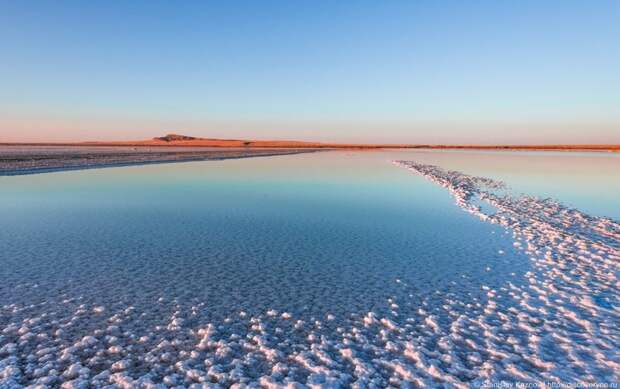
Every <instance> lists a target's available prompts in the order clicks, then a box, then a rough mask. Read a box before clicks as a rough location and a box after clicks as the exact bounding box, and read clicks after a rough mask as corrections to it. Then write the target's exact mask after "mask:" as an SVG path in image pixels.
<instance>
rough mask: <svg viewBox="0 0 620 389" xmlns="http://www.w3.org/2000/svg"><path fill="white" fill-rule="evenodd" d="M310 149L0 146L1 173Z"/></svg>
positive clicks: (14, 173) (118, 165)
mask: <svg viewBox="0 0 620 389" xmlns="http://www.w3.org/2000/svg"><path fill="white" fill-rule="evenodd" d="M314 151H317V150H313V149H242V148H220V149H215V148H208V149H200V148H195V147H194V148H187V149H183V148H180V147H169V148H166V147H158V148H146V147H141V148H138V147H135V148H132V147H100V148H97V147H88V146H73V147H28V146H5V147H0V176H15V175H24V174H39V173H49V172H56V171H65V170H84V169H98V168H107V167H124V166H133V165H149V164H159V163H173V162H196V161H209V160H223V159H238V158H252V157H272V156H278V155H290V154H299V153H308V152H314Z"/></svg>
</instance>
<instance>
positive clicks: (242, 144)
mask: <svg viewBox="0 0 620 389" xmlns="http://www.w3.org/2000/svg"><path fill="white" fill-rule="evenodd" d="M0 146H63V147H74V146H81V147H84V146H88V147H149V148H150V147H158V148H159V147H182V148H185V147H195V148H201V147H210V148H243V149H265V148H269V149H349V150H365V149H439V150H507V151H511V150H523V151H601V152H620V144H540V145H479V144H468V145H443V144H442V145H439V144H400V143H399V144H388V143H384V144H362V143H332V142H326V143H321V142H306V141H295V140H244V139H213V138H196V137H191V136H186V135H177V134H168V135H165V136H162V137H156V138H153V139H147V140H137V141H94V142H58V143H54V142H40V143H35V142H23V143H9V142H0Z"/></svg>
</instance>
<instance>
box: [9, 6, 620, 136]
mask: <svg viewBox="0 0 620 389" xmlns="http://www.w3.org/2000/svg"><path fill="white" fill-rule="evenodd" d="M170 131H176V132H181V133H188V134H191V135H197V136H214V137H244V138H279V139H287V138H288V139H316V140H334V141H359V142H378V141H389V142H412V143H416V142H436V143H554V142H555V143H558V142H561V143H584V142H585V143H620V1H585V0H584V1H510V2H509V1H347V2H345V1H221V2H213V1H195V2H192V1H184V2H183V1H127V2H124V1H89V2H85V1H5V2H3V4H2V6H1V10H0V140H9V141H17V140H85V139H141V138H148V137H152V136H156V135H159V134H161V133H165V132H170Z"/></svg>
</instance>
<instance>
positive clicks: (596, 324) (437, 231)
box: [0, 153, 620, 388]
mask: <svg viewBox="0 0 620 389" xmlns="http://www.w3.org/2000/svg"><path fill="white" fill-rule="evenodd" d="M405 155H406V154H405ZM415 155H416V154H414V153H412V154H411V156H415ZM398 156H399V157H402V156H403V153H399V154H398ZM391 157H392V155H391V154H389V153H387V154H386V153H375V154H368V153H347V154H344V153H321V154H320V155H318V154H316V155H312V154H302V155H296V156H283V157H278V158H277V160H278V161H276V159H269V158H265V159H256V160H252V162H251V163H250V162H249V160H229V161H213V162H208V163H202V162H195V163H188V164H182V165H159V166H143V167H130V168H125V169H122V171H121V169H112V170H98V171H82V172H65V173H62V174H50V175H39V176H21V177H4V178H2V179H3V180H4V181H2V184H5V183H6V184H10V185H0V204H1V205H0V207H2V209H1V210H2V212H3V219H2V220H1V221H0V228H1V230H2V231H3V234H2V235H0V242H1V243H2V245H3V248H4V249H3V250H2V252H0V261H2V265H3V266H2V267H0V280H2V281H3V282H2V283H1V284H0V328H1V329H2V330H1V331H2V332H1V334H0V387H7V388H13V387H24V386H28V385H31V386H33V387H34V386H36V385H47V386H50V387H58V386H63V387H84V386H86V385H92V386H93V387H105V386H110V385H112V386H113V387H127V388H129V387H147V388H148V387H158V385H160V386H161V385H165V386H169V387H173V386H180V387H214V388H224V387H237V388H243V387H256V388H258V387H266V388H285V387H291V388H293V387H314V388H322V387H328V388H338V387H342V388H345V387H354V388H369V387H390V386H391V387H460V388H469V387H480V386H482V385H484V384H488V385H498V384H500V383H501V382H508V383H513V384H514V383H517V382H520V383H541V382H558V383H559V382H562V383H595V382H596V383H611V382H617V381H618V380H620V376H619V373H618V372H619V371H620V360H619V356H618V355H619V348H620V347H619V345H620V328H619V326H618V325H617V323H619V322H620V320H619V319H620V317H619V316H620V302H619V301H618V298H619V296H620V294H619V290H618V288H619V287H620V285H619V283H618V278H617V277H618V271H619V270H620V269H619V268H618V267H619V262H618V260H619V259H620V235H619V234H620V226H619V225H618V223H617V221H614V220H612V219H608V218H604V217H594V216H591V215H588V214H586V213H584V212H581V211H579V210H577V209H571V208H568V207H566V206H564V205H562V204H561V203H559V202H557V201H553V200H540V199H537V198H534V197H528V196H521V195H515V194H513V193H512V192H511V191H510V190H509V188H508V186H509V184H510V183H509V182H508V183H504V182H501V181H499V180H495V179H490V178H485V177H475V176H471V175H467V174H464V173H461V172H457V171H448V170H444V169H442V168H441V167H438V166H433V165H428V164H419V163H416V162H413V161H411V160H398V161H397V162H395V164H396V165H397V166H398V167H402V168H405V169H408V170H409V171H411V172H412V173H415V175H413V174H408V172H407V171H404V170H403V169H397V168H396V167H395V166H394V165H393V164H390V163H387V162H389V161H391V159H390V158H391ZM392 159H393V158H392ZM360 172H363V174H362V173H360ZM445 189H447V190H448V192H449V193H451V195H452V196H450V195H448V193H447V192H446V190H445ZM454 202H456V204H457V205H458V207H457V206H454ZM463 211H466V212H463Z"/></svg>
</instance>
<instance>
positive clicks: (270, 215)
mask: <svg viewBox="0 0 620 389" xmlns="http://www.w3.org/2000/svg"><path fill="white" fill-rule="evenodd" d="M388 162H389V155H387V154H386V155H382V154H377V153H366V154H364V153H359V154H343V153H321V154H308V155H300V156H293V157H278V158H264V159H245V160H238V161H222V162H208V163H187V164H175V165H157V166H143V167H128V168H122V169H101V170H94V171H81V172H65V173H53V174H45V175H36V176H23V177H10V178H3V181H4V182H3V185H2V187H1V188H2V189H1V190H0V196H1V199H0V204H2V205H1V206H2V214H3V218H2V222H1V228H2V231H3V234H2V245H3V251H2V254H0V255H1V256H2V261H3V263H4V264H5V266H3V268H2V270H0V272H1V273H0V274H1V275H2V279H3V280H4V283H3V285H4V286H3V288H2V292H3V293H2V295H3V296H5V297H7V298H6V301H4V302H10V301H12V300H13V298H12V296H11V294H12V292H11V291H14V290H15V287H16V286H17V285H21V284H24V283H25V284H29V283H37V284H38V285H39V288H38V290H36V291H28V292H23V291H20V297H21V298H23V297H25V296H30V295H31V294H32V298H33V299H36V298H39V299H47V298H49V295H50V293H52V294H53V292H51V291H57V292H58V293H60V292H61V291H62V292H63V293H69V294H72V295H80V296H84V298H85V299H88V300H92V301H93V302H98V301H101V302H105V301H108V300H109V299H113V298H117V297H122V298H125V297H127V298H132V299H133V298H135V299H137V301H140V302H142V303H143V304H146V305H148V304H150V301H149V298H150V299H155V298H159V297H160V295H163V296H165V297H167V298H174V297H176V298H180V299H181V298H182V299H187V298H196V299H202V300H205V301H209V306H210V309H209V311H210V313H212V314H216V315H217V314H222V315H226V314H230V312H232V311H238V310H241V309H243V310H246V311H248V312H252V313H257V312H261V311H264V310H267V309H270V308H273V309H278V310H284V311H290V312H298V313H302V312H306V311H307V312H309V313H311V314H315V315H325V314H327V313H332V314H336V313H340V314H346V313H349V312H350V311H351V312H356V311H359V312H366V311H368V310H369V309H373V308H385V306H386V299H387V298H389V297H390V296H394V295H398V294H400V293H403V291H402V289H403V288H402V284H398V283H396V282H395V280H396V279H402V280H403V281H405V282H407V284H408V285H409V286H410V288H409V289H407V293H409V292H411V291H416V292H418V293H421V294H428V293H429V292H432V291H433V290H434V289H442V290H449V289H460V288H466V287H471V289H472V290H477V289H478V287H477V286H478V284H480V283H484V282H491V281H492V278H494V277H496V276H497V274H496V273H492V274H489V273H488V272H486V271H483V269H485V268H486V267H487V266H489V265H491V266H493V265H495V264H496V262H498V261H507V259H506V258H501V259H500V258H499V257H498V255H497V251H498V249H501V248H506V247H509V246H510V245H511V241H509V240H508V239H505V238H502V237H500V236H499V235H497V236H496V235H492V234H491V233H490V231H491V230H492V229H493V228H492V227H491V226H488V225H485V224H484V223H482V222H480V221H478V220H475V219H472V218H471V217H469V216H468V215H466V214H464V213H462V212H461V211H460V210H459V209H458V207H456V206H455V205H454V204H453V202H452V199H451V198H450V196H449V195H448V194H447V193H445V192H444V191H442V189H441V188H437V187H435V186H433V185H432V184H430V183H427V182H425V181H424V180H422V179H420V178H418V177H414V176H411V175H410V174H407V172H404V171H401V170H399V169H395V168H394V167H393V166H392V165H391V164H389V163H388ZM515 261H516V262H517V263H515V265H514V268H515V269H516V270H519V269H520V265H519V264H520V263H521V262H523V261H522V260H521V259H515ZM51 272H53V273H54V275H53V276H51V275H50V273H51ZM463 276H466V277H467V278H463ZM453 281H458V285H452V282H453ZM470 282H473V285H469V283H470ZM42 290H44V291H45V292H44V293H41V291H42ZM257 297H258V298H257ZM137 301H132V304H136V303H137Z"/></svg>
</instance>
